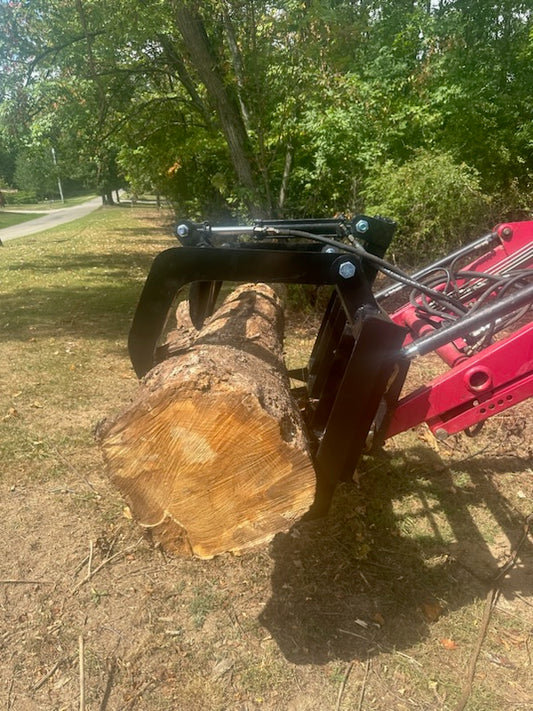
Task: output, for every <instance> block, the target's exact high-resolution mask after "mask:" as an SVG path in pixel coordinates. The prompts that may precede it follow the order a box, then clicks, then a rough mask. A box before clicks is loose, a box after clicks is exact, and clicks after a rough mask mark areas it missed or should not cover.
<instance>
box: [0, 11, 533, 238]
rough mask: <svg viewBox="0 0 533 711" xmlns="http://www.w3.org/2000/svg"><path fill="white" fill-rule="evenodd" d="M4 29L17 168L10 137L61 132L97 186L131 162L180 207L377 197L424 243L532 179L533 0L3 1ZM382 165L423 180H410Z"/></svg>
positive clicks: (324, 210)
mask: <svg viewBox="0 0 533 711" xmlns="http://www.w3.org/2000/svg"><path fill="white" fill-rule="evenodd" d="M0 27H2V28H3V29H2V32H0V176H1V177H3V178H4V180H6V181H7V183H8V184H12V182H13V171H14V162H13V161H14V158H15V156H16V155H17V154H20V153H21V154H23V155H25V154H26V153H27V151H30V152H33V153H36V154H37V153H39V151H41V150H43V147H46V146H51V145H53V146H54V147H55V148H56V150H57V153H58V155H60V156H61V171H62V178H64V179H66V178H67V177H68V178H71V179H73V180H76V181H81V182H83V183H84V184H86V185H90V186H93V187H96V186H98V189H99V190H100V191H101V192H102V194H103V195H109V194H110V192H111V191H112V190H113V189H116V188H118V187H121V186H122V185H123V183H124V180H125V179H126V180H127V181H128V182H129V183H130V186H131V189H132V190H133V191H137V192H142V191H144V190H146V189H150V190H156V191H158V192H160V193H162V194H164V195H165V196H167V197H168V198H169V199H170V200H171V201H172V202H173V203H174V204H175V205H176V209H177V210H179V212H180V214H181V215H183V216H184V217H185V216H190V217H201V218H209V219H217V218H223V219H227V217H228V216H231V215H237V214H241V215H242V214H245V215H249V214H250V213H253V214H254V215H264V216H302V215H308V216H319V215H331V214H334V213H336V212H340V211H342V212H346V211H359V210H361V209H362V208H363V207H364V200H365V198H366V201H367V204H368V205H372V204H375V205H379V206H381V207H382V209H383V211H384V212H388V211H389V210H390V209H392V210H393V211H394V214H393V216H396V217H397V219H399V220H400V221H403V220H406V221H407V222H406V223H405V224H404V225H403V230H404V235H405V234H409V235H412V236H413V239H414V240H415V242H414V244H413V249H415V250H416V249H418V245H420V244H426V243H427V241H428V240H429V239H430V238H429V235H430V234H431V235H433V237H431V239H432V240H440V241H441V242H442V243H443V242H450V243H452V242H453V243H455V242H456V241H457V240H459V239H462V237H463V236H464V235H465V234H466V233H469V232H470V227H472V228H473V229H476V227H477V226H478V225H479V224H480V222H483V220H481V218H480V216H479V209H482V210H484V211H485V214H487V216H488V217H490V218H491V219H492V217H493V215H489V213H488V212H487V205H488V204H489V202H490V205H492V207H493V209H494V210H496V209H498V208H499V207H500V206H502V207H504V208H505V210H506V212H508V213H509V214H511V213H513V214H514V213H516V211H517V210H519V209H521V208H523V207H524V205H526V206H527V201H525V200H524V198H523V196H524V195H526V196H527V195H530V194H531V192H532V189H533V184H532V177H531V165H532V164H533V119H532V116H533V98H532V97H533V72H532V71H531V62H532V59H533V49H532V47H533V44H532V39H531V38H532V37H533V34H532V12H531V8H530V7H529V5H528V4H527V3H525V2H518V1H517V2H510V1H508V0H506V1H505V2H500V3H493V2H489V0H475V1H473V2H470V3H465V2H464V1H463V0H449V2H440V3H434V2H433V3H428V2H425V1H424V2H422V1H421V0H415V1H414V2H413V1H412V0H382V1H381V2H377V1H374V0H370V2H358V3H354V2H351V1H349V0H308V1H306V2H300V1H298V0H290V2H287V1H284V2H281V0H274V2H266V0H245V1H244V2H242V1H240V0H239V1H237V0H208V1H206V2H202V3H200V2H199V1H198V0H191V1H190V2H186V3H184V2H178V1H177V0H176V1H175V2H162V1H161V0H142V2H141V0H128V1H127V2H126V0H106V1H105V2H104V0H90V1H89V0H77V1H76V3H74V4H72V3H71V4H69V3H64V2H62V1H61V0H47V2H44V0H35V1H34V2H32V3H5V2H4V3H2V2H0ZM195 28H196V29H197V30H198V33H197V34H196V35H195V34H194V32H195ZM418 156H425V157H426V161H425V164H424V165H422V163H424V160H423V159H420V160H418ZM24 160H26V158H24V159H22V158H19V161H22V162H24ZM409 166H413V168H412V170H411V171H410V169H409ZM416 166H418V167H420V168H423V172H422V174H419V173H417V172H416V170H415V167H416ZM464 166H470V168H466V167H464ZM20 170H22V168H21V169H20ZM383 170H385V171H386V172H388V173H391V175H396V174H397V173H398V171H400V174H403V173H402V171H406V173H405V175H406V177H408V178H409V180H410V181H411V183H412V184H413V186H415V185H417V186H418V187H417V188H416V190H415V188H414V187H413V189H412V191H411V192H409V191H405V196H404V197H402V190H401V186H400V185H396V183H395V181H394V178H393V179H392V182H393V184H391V185H390V186H389V185H388V184H386V183H385V182H384V179H383V180H381V181H380V175H383ZM30 172H31V171H30ZM439 175H440V176H441V177H442V178H443V182H442V181H441V180H439ZM423 176H425V177H423ZM19 179H20V180H19V182H22V183H24V184H28V181H29V180H30V179H31V175H28V174H27V175H26V176H25V177H23V176H22V175H19ZM426 180H427V185H428V186H430V185H436V188H431V189H430V188H429V187H428V188H427V191H428V192H432V191H433V192H434V193H436V194H439V195H440V199H438V200H433V199H431V198H430V197H426V196H425V195H424V194H423V192H424V185H425V181H426ZM432 181H433V182H432ZM442 185H447V186H448V187H447V192H446V194H443V193H441V186H442ZM460 186H463V187H464V186H466V187H464V190H463V189H462V188H461V187H460ZM461 190H462V192H461ZM417 191H418V192H417ZM472 191H473V192H472ZM389 193H390V194H389ZM448 194H449V195H454V196H455V195H456V194H460V199H459V201H458V202H456V201H455V200H452V199H451V198H450V199H448V198H447V197H446V195H448ZM468 196H470V197H468ZM485 196H489V197H490V201H489V200H488V197H485ZM467 198H468V199H467ZM410 199H412V200H414V201H415V202H414V204H413V205H411V207H409V206H408V204H407V201H408V200H410ZM402 200H403V201H404V202H403V203H402ZM416 201H418V202H416ZM420 201H422V204H423V206H424V207H421V205H420ZM400 203H402V204H401V205H400ZM452 203H453V204H452ZM443 204H444V205H446V208H443ZM479 206H481V208H480V207H479ZM454 210H456V212H457V214H462V215H463V217H462V218H459V217H453V219H452V220H451V222H449V225H450V226H449V227H446V224H448V223H447V222H446V220H445V218H444V214H446V215H448V216H449V215H452V213H453V211H454ZM467 213H469V214H467ZM453 214H455V213H453ZM417 216H420V220H421V222H420V223H418V222H417V220H418V217H417ZM494 217H495V219H499V217H500V216H499V215H495V216H494ZM410 238H411V237H410ZM402 249H403V248H402ZM402 249H400V252H401V251H402Z"/></svg>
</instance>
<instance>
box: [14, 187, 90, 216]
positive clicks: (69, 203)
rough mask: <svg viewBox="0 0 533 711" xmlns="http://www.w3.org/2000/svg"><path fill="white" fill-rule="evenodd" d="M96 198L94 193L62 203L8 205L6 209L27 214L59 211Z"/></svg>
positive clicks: (57, 201)
mask: <svg viewBox="0 0 533 711" xmlns="http://www.w3.org/2000/svg"><path fill="white" fill-rule="evenodd" d="M94 197H96V195H95V194H94V193H88V194H87V195H78V196H77V197H72V198H66V199H65V202H61V200H43V201H42V202H34V203H28V204H24V205H9V204H8V205H6V207H7V209H8V210H16V211H17V212H25V211H26V210H39V211H42V212H48V211H49V210H59V209H61V208H62V207H74V205H80V204H81V203H82V202H87V200H91V199H92V198H94ZM28 219H30V218H28Z"/></svg>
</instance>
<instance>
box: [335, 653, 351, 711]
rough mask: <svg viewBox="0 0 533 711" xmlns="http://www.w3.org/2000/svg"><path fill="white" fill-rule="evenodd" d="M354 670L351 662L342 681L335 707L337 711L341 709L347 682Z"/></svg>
mask: <svg viewBox="0 0 533 711" xmlns="http://www.w3.org/2000/svg"><path fill="white" fill-rule="evenodd" d="M352 668H353V662H349V663H348V664H347V665H346V671H345V672H344V676H343V678H342V681H341V685H340V686H339V693H338V694H337V705H336V706H335V711H339V709H340V707H341V701H342V696H343V694H344V689H345V688H346V682H347V681H348V677H349V676H350V672H351V671H352Z"/></svg>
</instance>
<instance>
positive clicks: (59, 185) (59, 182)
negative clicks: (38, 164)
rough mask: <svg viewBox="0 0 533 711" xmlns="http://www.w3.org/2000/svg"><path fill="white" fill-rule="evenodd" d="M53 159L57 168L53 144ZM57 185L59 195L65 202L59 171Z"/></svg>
mask: <svg viewBox="0 0 533 711" xmlns="http://www.w3.org/2000/svg"><path fill="white" fill-rule="evenodd" d="M52 159H53V161H54V166H55V167H56V168H57V158H56V149H55V148H54V147H53V146H52ZM57 187H58V188H59V195H60V196H61V202H65V197H64V195H63V186H62V185H61V178H60V177H59V173H58V174H57Z"/></svg>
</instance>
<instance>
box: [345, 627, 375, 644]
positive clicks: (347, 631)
mask: <svg viewBox="0 0 533 711" xmlns="http://www.w3.org/2000/svg"><path fill="white" fill-rule="evenodd" d="M337 630H338V631H339V632H342V633H343V634H349V635H351V636H352V637H359V639H364V640H365V642H368V643H369V644H370V642H371V640H369V639H368V637H364V636H363V635H362V634H357V632H351V631H350V630H343V629H342V628H341V627H337Z"/></svg>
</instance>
